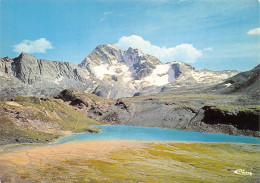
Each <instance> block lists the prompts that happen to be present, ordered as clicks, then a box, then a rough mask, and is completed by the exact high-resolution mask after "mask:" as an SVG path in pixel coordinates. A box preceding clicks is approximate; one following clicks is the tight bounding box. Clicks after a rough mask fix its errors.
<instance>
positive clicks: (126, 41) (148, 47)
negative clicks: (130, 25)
mask: <svg viewBox="0 0 260 183" xmlns="http://www.w3.org/2000/svg"><path fill="white" fill-rule="evenodd" d="M116 45H117V47H119V48H120V49H123V50H126V49H128V48H129V47H132V48H138V49H140V50H142V51H143V52H144V53H146V54H150V55H153V56H155V57H157V58H159V59H160V60H161V61H164V62H168V61H182V62H187V63H194V62H196V61H197V59H198V58H199V57H201V56H202V55H203V54H202V50H198V49H196V48H194V47H193V45H192V44H180V45H177V46H175V47H171V48H166V47H159V46H156V45H152V44H151V43H150V42H149V41H146V40H144V39H143V38H142V37H140V36H136V35H132V36H129V37H126V36H123V37H121V38H120V39H119V41H118V43H116Z"/></svg>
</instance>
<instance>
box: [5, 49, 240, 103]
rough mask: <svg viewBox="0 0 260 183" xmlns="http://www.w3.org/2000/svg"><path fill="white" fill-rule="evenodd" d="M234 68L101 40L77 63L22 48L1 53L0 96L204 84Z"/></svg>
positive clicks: (115, 92)
mask: <svg viewBox="0 0 260 183" xmlns="http://www.w3.org/2000/svg"><path fill="white" fill-rule="evenodd" d="M237 73H238V72H237V71H211V70H201V71H198V70H195V69H194V68H193V67H192V66H190V65H188V64H185V63H182V62H169V63H165V64H163V63H161V62H160V60H159V59H157V58H156V57H154V56H151V55H147V54H145V53H143V52H142V51H140V50H138V49H133V48H129V49H128V50H126V51H123V50H120V49H119V48H117V47H116V46H115V45H113V44H107V45H100V46H97V47H96V49H94V50H93V51H92V53H91V54H90V55H89V56H87V57H86V58H85V59H84V60H83V61H82V62H81V63H80V64H79V65H78V66H76V65H74V64H72V63H69V62H59V61H49V60H44V59H37V58H36V57H34V56H32V55H29V54H26V53H21V54H20V55H19V56H18V57H16V58H14V59H10V58H8V57H4V58H0V76H1V77H0V82H1V83H2V85H1V86H0V94H1V100H3V99H5V98H10V97H14V96H17V95H21V96H37V97H46V96H55V95H57V94H58V93H59V92H60V91H62V90H63V89H68V88H77V89H80V90H82V91H85V92H88V93H93V94H96V95H98V96H102V97H105V98H119V97H131V96H133V95H140V94H147V93H155V92H161V91H165V90H172V89H179V88H187V87H188V88H189V87H190V88H196V87H206V86H209V85H213V84H217V83H220V82H222V81H224V80H225V79H226V78H229V77H231V76H234V75H235V74H237Z"/></svg>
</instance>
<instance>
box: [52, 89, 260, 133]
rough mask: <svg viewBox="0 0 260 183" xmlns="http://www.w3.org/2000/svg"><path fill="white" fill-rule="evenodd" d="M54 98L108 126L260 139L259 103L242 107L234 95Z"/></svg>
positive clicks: (76, 94)
mask: <svg viewBox="0 0 260 183" xmlns="http://www.w3.org/2000/svg"><path fill="white" fill-rule="evenodd" d="M56 98H59V99H62V100H64V101H66V102H69V104H70V105H71V106H73V107H75V108H76V109H77V110H79V111H81V112H82V113H84V114H85V115H87V116H88V117H90V118H92V119H95V120H97V121H101V122H105V123H109V124H123V125H135V126H148V127H162V128H175V129H184V130H191V131H200V132H214V133H226V134H232V135H249V136H257V137H259V136H260V133H259V114H260V107H259V104H257V105H245V104H243V105H241V104H240V103H239V101H240V100H239V97H238V96H236V95H211V94H194V93H188V92H187V93H171V92H168V93H167V92H164V93H163V94H162V93H158V94H154V95H146V96H139V97H131V98H120V99H104V98H101V97H98V96H96V95H92V94H86V93H84V92H81V91H79V90H76V89H69V90H64V91H62V92H61V93H60V94H59V95H58V96H57V97H56ZM238 119H239V120H238Z"/></svg>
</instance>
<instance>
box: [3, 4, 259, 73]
mask: <svg viewBox="0 0 260 183" xmlns="http://www.w3.org/2000/svg"><path fill="white" fill-rule="evenodd" d="M0 8H1V11H0V15H1V17H0V18H1V19H0V23H1V28H0V31H1V32H0V56H1V57H4V56H9V57H11V58H13V57H15V56H17V55H19V51H21V50H23V51H25V52H28V53H31V54H32V55H34V56H36V57H37V58H44V59H49V60H60V61H70V62H73V63H75V64H78V63H80V62H81V61H82V60H83V59H84V58H85V57H86V56H87V55H88V54H90V52H91V51H92V50H93V49H94V48H95V47H96V46H97V45H100V44H107V43H114V44H117V46H118V47H120V48H123V49H126V48H127V47H128V46H132V47H139V48H143V49H144V50H143V51H144V52H147V53H149V54H151V53H154V54H156V55H155V56H158V57H159V58H160V59H161V60H162V61H164V62H166V61H171V60H179V61H183V62H188V63H190V64H191V65H192V66H194V67H195V68H197V69H203V68H208V69H214V70H224V69H237V70H240V71H244V70H249V69H251V68H253V67H254V66H256V65H257V64H259V58H260V55H259V49H260V48H259V43H260V42H259V39H260V37H259V36H260V30H259V29H257V28H259V27H260V25H259V22H260V19H259V13H260V12H259V10H260V8H259V1H258V0H37V1H36V0H0ZM250 30H251V32H249V31H250ZM24 40H27V41H24ZM15 45H16V46H15Z"/></svg>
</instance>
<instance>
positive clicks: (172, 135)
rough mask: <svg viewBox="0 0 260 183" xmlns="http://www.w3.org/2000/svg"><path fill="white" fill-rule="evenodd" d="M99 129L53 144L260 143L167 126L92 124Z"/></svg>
mask: <svg viewBox="0 0 260 183" xmlns="http://www.w3.org/2000/svg"><path fill="white" fill-rule="evenodd" d="M93 127H94V128H99V129H101V131H102V132H100V133H79V134H74V135H71V136H68V137H63V138H60V139H59V140H57V141H56V142H55V143H54V144H62V143H66V142H71V141H94V140H139V141H195V142H237V143H251V144H260V138H255V137H247V136H232V135H225V134H215V133H200V132H190V131H181V130H175V129H167V128H152V127H139V126H125V125H111V126H93Z"/></svg>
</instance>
